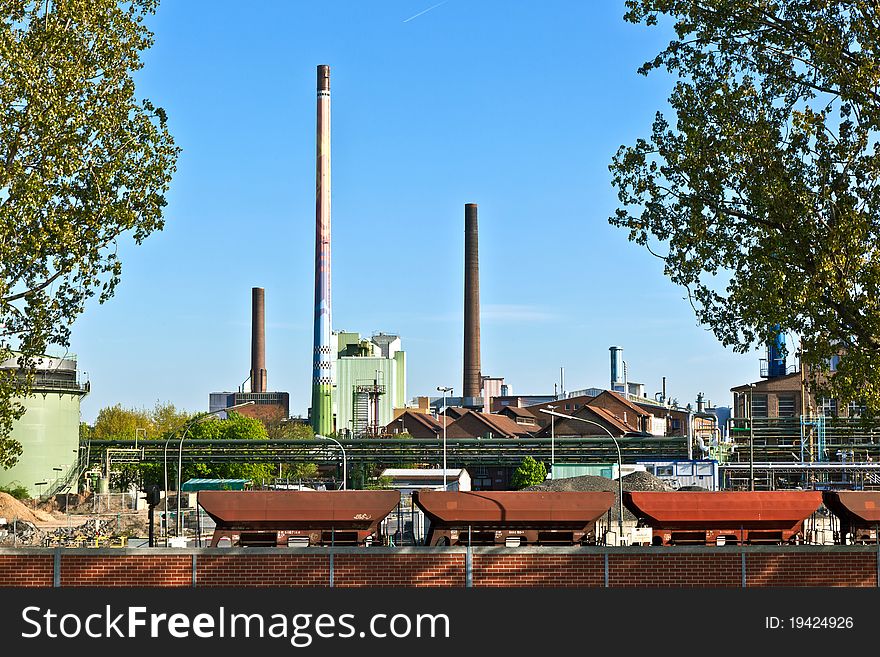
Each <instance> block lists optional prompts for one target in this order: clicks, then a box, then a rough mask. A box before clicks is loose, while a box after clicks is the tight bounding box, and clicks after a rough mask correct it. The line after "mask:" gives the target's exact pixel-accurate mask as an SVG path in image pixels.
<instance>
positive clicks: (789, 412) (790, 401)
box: [779, 395, 794, 417]
mask: <svg viewBox="0 0 880 657" xmlns="http://www.w3.org/2000/svg"><path fill="white" fill-rule="evenodd" d="M779 417H794V395H779Z"/></svg>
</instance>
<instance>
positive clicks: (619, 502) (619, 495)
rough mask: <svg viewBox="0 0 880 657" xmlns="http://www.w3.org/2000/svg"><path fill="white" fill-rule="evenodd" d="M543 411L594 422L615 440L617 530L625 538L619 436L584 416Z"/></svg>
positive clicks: (619, 537) (621, 460)
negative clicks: (616, 436)
mask: <svg viewBox="0 0 880 657" xmlns="http://www.w3.org/2000/svg"><path fill="white" fill-rule="evenodd" d="M541 412H542V413H547V415H551V416H552V415H555V416H556V417H564V418H566V419H568V420H578V421H580V422H586V423H587V424H594V425H596V426H597V427H599V428H600V429H602V431H604V432H605V433H607V434H608V436H609V437H610V438H611V440H613V441H614V446H615V447H616V448H617V531H618V539H617V540H618V541H621V540H623V457H622V456H621V453H620V444H619V443H618V442H617V438H615V437H614V435H613V434H612V433H611V432H610V431H608V429H606V428H605V427H603V426H602V425H601V424H599V423H598V422H593V421H592V420H585V419H584V418H582V417H575V416H574V415H563V414H562V413H557V412H555V411H548V410H546V409H544V408H542V409H541Z"/></svg>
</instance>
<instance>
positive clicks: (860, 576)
mask: <svg viewBox="0 0 880 657" xmlns="http://www.w3.org/2000/svg"><path fill="white" fill-rule="evenodd" d="M878 572H880V549H878V547H877V546H778V547H777V546H772V547H771V546H754V547H752V546H749V547H745V548H739V547H720V548H716V547H677V548H676V547H619V548H615V547H608V548H603V547H583V548H529V547H527V548H474V549H473V550H471V551H470V552H469V551H468V550H467V549H466V548H428V547H418V548H379V547H371V548H335V549H332V550H331V549H329V548H289V549H286V548H277V549H272V548H242V549H239V548H225V549H224V548H214V549H207V548H206V549H167V548H152V549H150V548H140V549H88V548H77V549H67V550H65V549H58V550H54V549H48V548H47V549H43V548H3V549H0V586H5V587H44V588H48V587H53V586H61V587H82V586H89V587H193V586H196V587H233V586H234V587H242V586H248V587H262V588H265V587H294V588H303V587H329V586H336V587H466V586H474V587H604V586H609V587H614V588H620V587H652V588H654V587H658V588H660V587H666V588H669V587H673V588H678V587H688V588H690V587H743V586H747V587H761V586H813V587H815V586H820V587H821V586H828V587H830V586H838V587H840V586H843V587H877V586H878V579H877V577H878Z"/></svg>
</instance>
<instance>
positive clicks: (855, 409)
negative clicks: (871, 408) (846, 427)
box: [846, 402, 866, 417]
mask: <svg viewBox="0 0 880 657" xmlns="http://www.w3.org/2000/svg"><path fill="white" fill-rule="evenodd" d="M846 410H847V412H848V413H849V417H863V416H864V415H865V412H866V409H865V406H864V405H863V404H859V403H858V402H850V403H849V406H847V407H846Z"/></svg>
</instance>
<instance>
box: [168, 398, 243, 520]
mask: <svg viewBox="0 0 880 657" xmlns="http://www.w3.org/2000/svg"><path fill="white" fill-rule="evenodd" d="M255 403H256V402H255V401H253V400H251V401H246V402H242V403H241V404H235V405H234V406H227V407H226V408H219V409H217V410H216V411H208V412H207V413H200V414H199V415H196V416H195V417H194V418H192V419H191V420H189V421H188V422H187V423H186V424H185V425H183V430H182V431H181V433H180V442H179V443H178V445H177V522H176V525H175V526H176V536H180V535H181V533H182V531H183V522H182V520H181V518H180V478H181V474H182V473H181V470H182V469H183V441H184V440H185V439H186V432H187V431H189V430H190V429H191V428H192V427H193V426H195V425H196V424H198V423H199V422H201V421H202V420H204V419H206V418H208V417H210V416H212V415H217V414H218V413H225V412H226V411H234V410H235V409H236V408H241V407H242V406H250V405H251V404H255ZM169 440H170V439H169ZM165 499H166V502H165V509H166V514H167V509H168V502H167V499H168V440H166V441H165ZM165 524H166V527H167V524H168V518H167V515H166V518H165Z"/></svg>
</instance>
